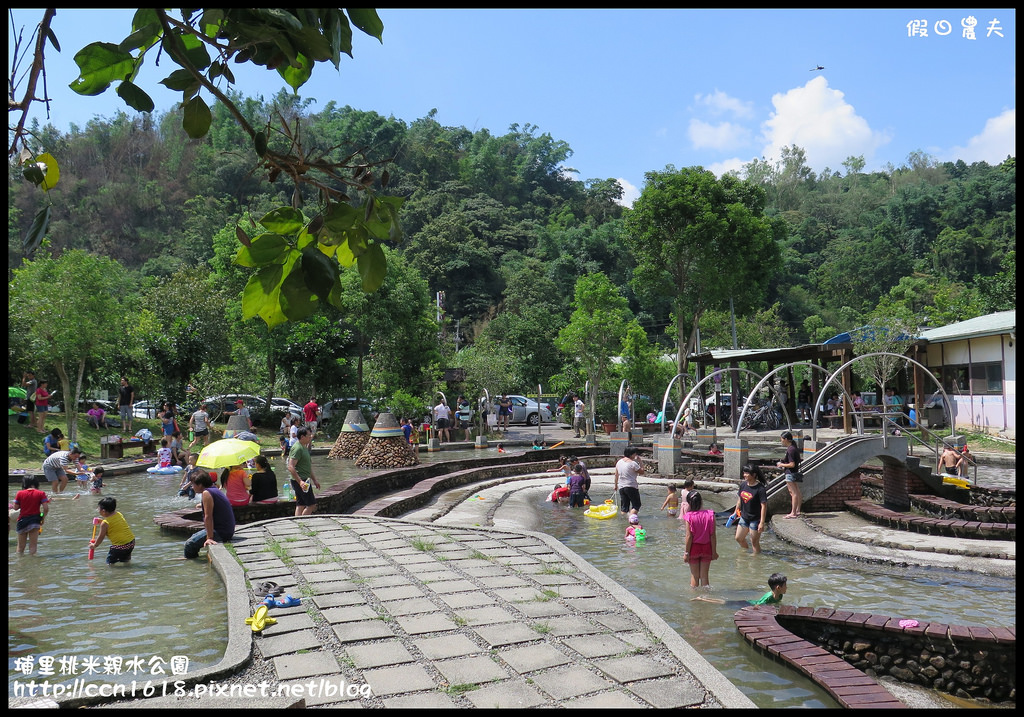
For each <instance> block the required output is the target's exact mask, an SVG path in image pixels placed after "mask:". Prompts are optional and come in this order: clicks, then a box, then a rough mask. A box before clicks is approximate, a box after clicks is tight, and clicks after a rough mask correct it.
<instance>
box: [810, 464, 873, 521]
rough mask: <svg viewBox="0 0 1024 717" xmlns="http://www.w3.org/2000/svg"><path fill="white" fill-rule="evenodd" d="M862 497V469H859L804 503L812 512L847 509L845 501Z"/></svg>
mask: <svg viewBox="0 0 1024 717" xmlns="http://www.w3.org/2000/svg"><path fill="white" fill-rule="evenodd" d="M860 499H861V490H860V469H857V470H855V471H854V472H853V473H850V474H849V475H848V476H846V477H845V478H843V479H842V480H839V481H836V482H835V483H833V484H832V485H831V486H830V487H829V488H827V489H825V490H823V491H822V492H821V493H818V495H816V496H814V497H813V498H811V499H810V500H808V501H807V502H806V503H804V510H807V511H810V512H819V511H830V510H846V507H845V505H844V503H845V501H848V500H860Z"/></svg>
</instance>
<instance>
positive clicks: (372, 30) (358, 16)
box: [345, 7, 384, 43]
mask: <svg viewBox="0 0 1024 717" xmlns="http://www.w3.org/2000/svg"><path fill="white" fill-rule="evenodd" d="M345 10H346V11H347V12H348V16H349V17H350V18H352V24H353V25H355V26H356V27H358V28H359V29H360V30H362V31H363V32H365V33H366V34H367V35H369V36H371V37H376V38H377V39H378V40H380V42H381V43H383V42H384V40H383V39H382V37H383V35H384V23H383V22H381V21H380V16H379V15H377V11H376V10H374V9H373V8H350V7H347V8H345Z"/></svg>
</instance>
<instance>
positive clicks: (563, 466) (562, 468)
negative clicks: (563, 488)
mask: <svg viewBox="0 0 1024 717" xmlns="http://www.w3.org/2000/svg"><path fill="white" fill-rule="evenodd" d="M547 472H548V473H561V474H562V475H564V476H565V484H566V485H569V476H571V475H572V468H571V467H570V466H569V456H567V455H565V454H562V455H560V456H559V457H558V465H557V466H555V467H554V468H548V469H547Z"/></svg>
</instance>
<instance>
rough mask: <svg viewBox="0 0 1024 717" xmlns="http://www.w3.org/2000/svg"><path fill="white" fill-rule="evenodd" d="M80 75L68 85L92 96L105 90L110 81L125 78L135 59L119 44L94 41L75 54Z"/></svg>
mask: <svg viewBox="0 0 1024 717" xmlns="http://www.w3.org/2000/svg"><path fill="white" fill-rule="evenodd" d="M75 64H77V65H78V70H79V77H78V79H77V80H75V81H74V82H72V83H71V84H70V85H68V86H69V87H70V88H71V89H72V90H74V91H75V92H76V93H78V94H80V95H86V96H92V95H98V94H100V93H101V92H105V91H106V89H107V88H108V87H110V83H111V82H114V81H115V80H123V79H124V78H126V77H128V76H129V75H131V73H132V71H133V70H134V68H135V59H134V58H133V57H132V56H131V55H130V54H129V53H127V52H124V51H123V50H121V49H120V48H118V46H117V45H114V44H112V43H109V42H93V43H90V44H88V45H86V46H85V47H83V48H82V49H81V50H79V51H78V52H77V53H76V54H75Z"/></svg>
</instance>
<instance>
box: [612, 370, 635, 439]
mask: <svg viewBox="0 0 1024 717" xmlns="http://www.w3.org/2000/svg"><path fill="white" fill-rule="evenodd" d="M625 388H628V389H629V390H630V392H632V391H633V387H632V386H630V385H629V384H628V383H626V379H622V383H620V384H619V402H618V403H616V404H615V426H616V428H622V412H621V409H622V390H623V389H625ZM629 423H630V428H631V429H632V424H633V417H632V416H630V417H629Z"/></svg>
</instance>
